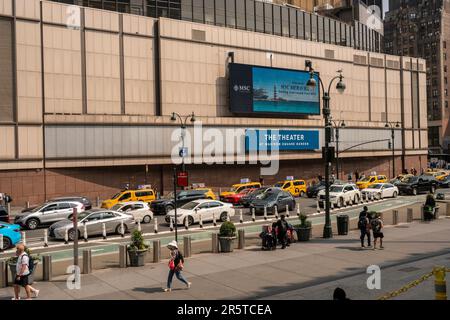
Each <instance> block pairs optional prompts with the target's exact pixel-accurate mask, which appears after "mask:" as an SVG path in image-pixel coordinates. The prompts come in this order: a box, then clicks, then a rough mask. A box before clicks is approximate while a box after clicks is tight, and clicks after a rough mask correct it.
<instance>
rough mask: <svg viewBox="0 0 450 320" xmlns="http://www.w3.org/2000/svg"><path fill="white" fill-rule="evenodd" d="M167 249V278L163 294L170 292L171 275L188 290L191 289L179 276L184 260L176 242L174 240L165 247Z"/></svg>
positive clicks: (188, 283)
mask: <svg viewBox="0 0 450 320" xmlns="http://www.w3.org/2000/svg"><path fill="white" fill-rule="evenodd" d="M167 248H168V249H169V250H170V260H169V276H168V278H167V288H165V289H164V291H165V292H170V291H172V279H173V275H175V276H176V277H177V279H178V280H180V281H181V282H183V283H184V284H185V285H186V287H187V288H188V289H189V288H190V287H191V283H190V282H188V281H187V280H186V279H185V278H184V277H183V275H182V274H181V270H183V264H184V258H183V255H182V254H181V253H180V251H179V250H178V245H177V242H176V241H175V240H174V241H172V242H170V243H169V244H168V245H167Z"/></svg>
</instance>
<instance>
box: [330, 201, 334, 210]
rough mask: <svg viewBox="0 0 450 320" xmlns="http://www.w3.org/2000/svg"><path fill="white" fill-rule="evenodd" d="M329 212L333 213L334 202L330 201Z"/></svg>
mask: <svg viewBox="0 0 450 320" xmlns="http://www.w3.org/2000/svg"><path fill="white" fill-rule="evenodd" d="M330 210H331V211H333V210H334V202H331V201H330Z"/></svg>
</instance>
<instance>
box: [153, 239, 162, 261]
mask: <svg viewBox="0 0 450 320" xmlns="http://www.w3.org/2000/svg"><path fill="white" fill-rule="evenodd" d="M160 261H161V241H160V240H153V262H155V263H156V262H160Z"/></svg>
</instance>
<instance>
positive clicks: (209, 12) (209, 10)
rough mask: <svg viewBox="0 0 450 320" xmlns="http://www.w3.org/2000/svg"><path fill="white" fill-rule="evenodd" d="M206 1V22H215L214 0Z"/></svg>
mask: <svg viewBox="0 0 450 320" xmlns="http://www.w3.org/2000/svg"><path fill="white" fill-rule="evenodd" d="M204 1H205V23H208V24H214V0H204Z"/></svg>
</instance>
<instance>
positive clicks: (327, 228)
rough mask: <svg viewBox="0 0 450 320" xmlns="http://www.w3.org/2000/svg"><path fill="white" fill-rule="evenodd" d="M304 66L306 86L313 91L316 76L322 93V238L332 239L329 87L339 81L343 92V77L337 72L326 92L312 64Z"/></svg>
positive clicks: (337, 87) (337, 85)
mask: <svg viewBox="0 0 450 320" xmlns="http://www.w3.org/2000/svg"><path fill="white" fill-rule="evenodd" d="M306 66H307V67H308V68H309V75H310V78H309V80H308V81H307V83H306V86H307V87H309V88H312V89H314V88H315V87H316V86H317V81H316V79H314V77H315V76H317V78H318V80H319V83H320V87H321V88H322V92H323V97H322V100H323V109H322V113H323V117H324V120H325V225H324V227H323V237H324V238H332V237H333V229H332V227H331V216H330V166H331V162H330V161H329V160H330V142H331V127H332V124H331V122H330V120H331V119H330V118H331V117H330V113H331V111H330V91H331V85H332V84H333V82H334V80H337V79H339V82H338V83H337V84H336V90H337V91H338V92H339V93H342V92H344V90H345V83H344V82H343V81H342V79H343V78H344V76H343V75H342V70H338V71H337V72H338V75H337V76H335V77H334V78H332V79H331V81H330V83H329V85H328V91H325V87H324V85H323V82H322V79H321V78H320V76H319V74H318V73H316V72H315V71H314V69H313V68H312V64H311V62H310V61H307V63H306Z"/></svg>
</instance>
